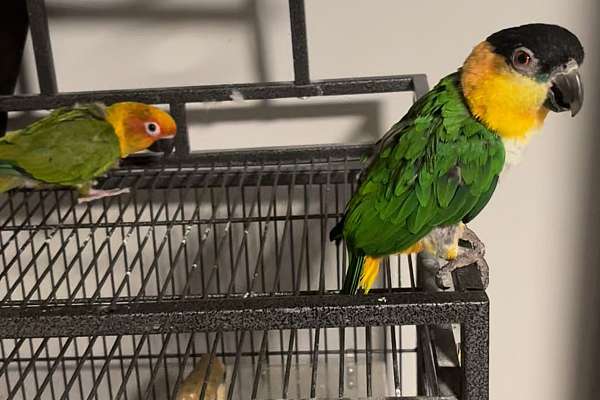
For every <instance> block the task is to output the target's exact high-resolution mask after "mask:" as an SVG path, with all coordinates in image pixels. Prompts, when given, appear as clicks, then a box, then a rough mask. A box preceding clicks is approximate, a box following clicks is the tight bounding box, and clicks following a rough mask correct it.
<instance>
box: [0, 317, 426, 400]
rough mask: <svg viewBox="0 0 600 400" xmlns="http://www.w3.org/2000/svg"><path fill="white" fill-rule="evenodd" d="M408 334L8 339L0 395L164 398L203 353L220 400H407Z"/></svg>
mask: <svg viewBox="0 0 600 400" xmlns="http://www.w3.org/2000/svg"><path fill="white" fill-rule="evenodd" d="M401 332H402V333H401ZM414 332H415V328H414V327H404V328H402V330H401V329H400V328H399V327H374V328H359V329H351V328H347V329H346V330H343V329H342V330H340V329H337V328H336V329H322V330H276V331H272V330H271V331H264V332H252V331H238V332H226V333H211V334H198V333H197V334H193V333H192V334H166V335H135V336H129V335H126V336H102V337H98V336H91V337H63V338H56V337H53V338H46V339H27V340H17V341H12V340H10V341H8V340H7V341H3V342H2V349H1V351H2V352H3V357H9V358H11V363H10V364H8V366H7V367H6V368H4V367H3V368H2V370H1V371H0V372H2V376H0V378H1V379H2V382H3V384H2V387H3V389H2V390H0V394H1V395H2V396H3V397H2V398H31V399H33V398H35V399H50V398H51V399H60V398H65V399H67V398H68V399H91V398H101V399H121V398H144V399H146V398H147V399H172V398H177V394H178V392H179V391H180V388H181V386H182V383H183V382H185V380H186V379H187V378H188V376H189V375H190V374H191V373H192V372H193V371H194V369H195V368H198V364H199V363H201V362H202V361H203V357H206V356H207V355H209V356H214V357H216V358H218V361H213V363H212V364H213V367H214V365H216V364H217V362H219V363H222V365H224V368H225V375H224V379H223V381H222V383H221V385H220V386H222V390H221V392H222V394H221V396H223V397H224V398H229V399H244V398H259V399H275V398H309V397H320V398H336V397H342V396H346V397H352V398H364V397H367V396H369V397H371V396H373V397H383V396H411V395H412V396H414V395H416V388H417V381H416V380H417V377H416V374H415V371H416V368H415V365H416V362H417V361H416V360H417V355H416V352H415V346H416V342H415V340H414V337H415V335H414ZM319 337H320V340H319ZM340 337H342V338H345V344H346V346H347V347H346V346H344V345H340V344H341V342H340ZM407 337H409V338H411V340H407V339H406V338H407ZM402 338H404V340H402ZM267 349H268V350H267ZM15 354H18V355H15ZM209 368H210V367H209ZM202 389H203V390H204V391H206V390H209V391H210V388H206V387H204V388H202V387H200V390H202Z"/></svg>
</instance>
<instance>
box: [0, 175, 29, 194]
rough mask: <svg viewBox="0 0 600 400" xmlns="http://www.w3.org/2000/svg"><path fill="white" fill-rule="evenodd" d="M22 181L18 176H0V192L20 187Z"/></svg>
mask: <svg viewBox="0 0 600 400" xmlns="http://www.w3.org/2000/svg"><path fill="white" fill-rule="evenodd" d="M23 183H24V182H23V179H22V178H19V177H18V176H0V193H4V192H8V191H9V190H11V189H15V188H18V187H21V186H23Z"/></svg>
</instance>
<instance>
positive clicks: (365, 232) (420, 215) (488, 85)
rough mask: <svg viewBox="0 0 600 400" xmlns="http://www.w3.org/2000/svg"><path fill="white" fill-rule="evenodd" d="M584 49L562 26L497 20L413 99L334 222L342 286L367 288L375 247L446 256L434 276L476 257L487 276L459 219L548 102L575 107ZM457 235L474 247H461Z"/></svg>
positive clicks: (466, 217) (478, 247)
mask: <svg viewBox="0 0 600 400" xmlns="http://www.w3.org/2000/svg"><path fill="white" fill-rule="evenodd" d="M583 58H584V51H583V47H582V45H581V43H580V41H579V39H578V38H577V36H575V35H574V34H573V33H571V32H570V31H568V30H567V29H565V28H563V27H560V26H556V25H548V24H529V25H523V26H518V27H513V28H508V29H504V30H501V31H499V32H496V33H494V34H492V35H491V36H489V37H488V38H487V39H486V40H484V41H483V42H481V43H479V44H478V45H477V46H476V47H475V48H474V49H473V51H472V52H471V54H470V55H469V56H468V57H467V59H466V61H465V62H464V64H463V66H462V67H461V68H460V69H459V70H458V71H457V72H455V73H452V74H450V75H448V76H447V77H445V78H443V79H442V80H441V81H440V82H439V83H438V84H437V85H436V86H435V87H434V88H433V89H432V90H431V91H429V92H428V93H427V94H425V95H424V96H423V97H422V98H420V99H419V100H417V101H416V102H415V104H414V105H413V106H412V107H411V108H410V110H409V111H408V113H407V114H406V115H405V116H404V118H402V119H401V120H400V121H399V122H398V123H396V124H395V125H394V126H392V128H391V129H390V130H389V131H388V132H387V134H386V135H385V136H384V137H383V138H382V139H381V140H380V141H379V143H378V144H377V147H376V150H375V154H374V155H373V156H372V157H371V159H370V161H369V165H368V167H367V168H366V170H365V171H363V173H362V174H361V179H360V183H359V185H358V188H357V190H356V192H355V194H354V195H353V197H352V198H351V200H350V201H349V202H348V204H347V206H346V210H345V215H344V217H343V218H342V220H341V221H340V222H339V223H338V225H337V226H336V227H335V228H334V229H333V230H332V231H331V234H330V238H331V239H332V240H337V241H338V242H339V241H340V240H341V239H342V237H343V239H344V240H345V243H346V246H347V250H348V253H349V266H348V271H347V275H346V278H345V281H344V285H343V288H342V293H345V294H355V293H357V292H358V291H359V289H362V291H363V292H364V293H367V292H368V291H369V289H370V288H371V286H372V285H373V282H374V281H375V278H376V276H377V273H378V270H379V263H380V259H381V258H382V257H385V256H388V255H392V254H398V253H403V254H410V253H414V252H421V251H425V252H427V253H429V254H431V255H433V256H436V257H440V258H443V259H445V260H448V261H449V262H448V264H446V265H445V266H443V267H442V268H440V270H439V272H438V276H437V279H438V284H440V281H441V280H442V276H443V275H445V274H447V273H448V272H450V271H452V270H454V269H456V268H459V267H463V266H465V265H470V264H472V263H474V262H477V263H478V266H479V267H480V272H481V273H482V280H483V283H484V284H485V285H487V280H488V277H487V264H485V261H484V260H483V248H484V247H483V244H482V243H481V242H480V241H479V240H478V239H477V237H476V236H475V234H474V233H473V232H472V231H470V230H469V229H467V228H466V227H465V224H467V223H468V222H470V221H471V220H473V218H475V217H476V216H477V215H478V214H479V213H480V212H481V210H482V209H483V208H484V207H485V206H486V204H487V203H488V201H489V200H490V197H491V196H492V194H493V193H494V189H495V188H496V185H497V183H498V177H499V175H500V173H501V171H502V170H503V168H504V166H505V164H506V163H507V161H509V159H510V158H511V157H512V154H514V153H518V151H519V150H520V149H522V148H523V147H524V145H525V144H527V142H528V140H529V138H530V136H531V135H532V133H533V132H535V131H537V130H538V129H539V128H541V126H542V124H543V122H544V119H545V117H546V115H547V114H548V111H555V112H562V111H567V110H570V111H571V114H572V116H575V115H576V114H577V113H578V112H579V110H580V109H581V106H582V103H583V85H582V82H581V76H580V72H579V67H580V66H581V64H582V63H583ZM461 238H462V239H466V240H467V241H468V242H470V243H471V247H472V248H471V249H466V248H462V247H460V248H459V245H458V241H459V239H461ZM440 285H441V284H440Z"/></svg>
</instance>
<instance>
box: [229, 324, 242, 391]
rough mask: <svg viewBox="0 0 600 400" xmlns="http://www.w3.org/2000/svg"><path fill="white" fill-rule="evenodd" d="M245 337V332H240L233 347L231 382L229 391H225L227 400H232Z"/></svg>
mask: <svg viewBox="0 0 600 400" xmlns="http://www.w3.org/2000/svg"><path fill="white" fill-rule="evenodd" d="M245 337H246V331H242V332H241V333H240V338H239V340H238V342H237V344H236V347H235V361H234V362H233V371H231V382H230V383H229V390H228V391H227V400H231V399H233V390H234V388H235V383H236V382H237V376H238V373H239V369H240V358H241V356H242V346H243V344H244V338H245Z"/></svg>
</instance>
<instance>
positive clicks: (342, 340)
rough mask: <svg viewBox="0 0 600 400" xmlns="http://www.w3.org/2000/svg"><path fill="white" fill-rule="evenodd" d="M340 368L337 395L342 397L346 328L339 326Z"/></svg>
mask: <svg viewBox="0 0 600 400" xmlns="http://www.w3.org/2000/svg"><path fill="white" fill-rule="evenodd" d="M339 358H340V370H339V375H338V397H339V398H340V399H342V398H344V376H345V373H346V368H345V365H344V361H345V360H346V328H340V353H339Z"/></svg>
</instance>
